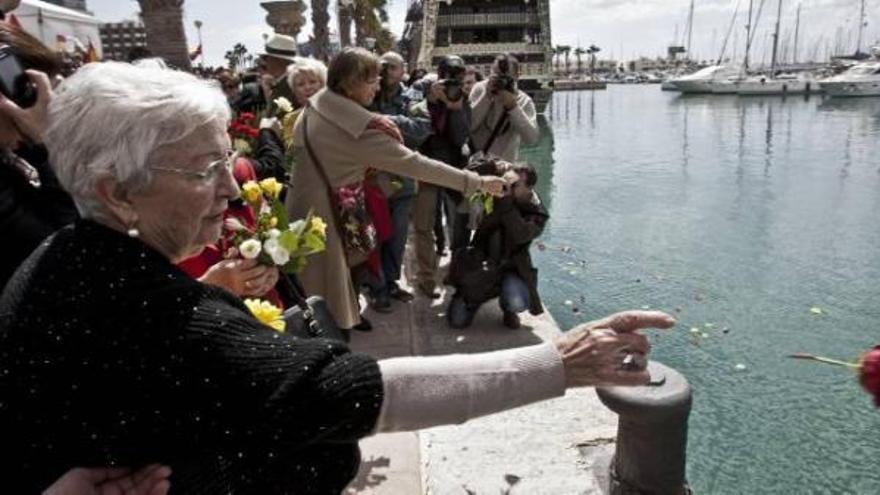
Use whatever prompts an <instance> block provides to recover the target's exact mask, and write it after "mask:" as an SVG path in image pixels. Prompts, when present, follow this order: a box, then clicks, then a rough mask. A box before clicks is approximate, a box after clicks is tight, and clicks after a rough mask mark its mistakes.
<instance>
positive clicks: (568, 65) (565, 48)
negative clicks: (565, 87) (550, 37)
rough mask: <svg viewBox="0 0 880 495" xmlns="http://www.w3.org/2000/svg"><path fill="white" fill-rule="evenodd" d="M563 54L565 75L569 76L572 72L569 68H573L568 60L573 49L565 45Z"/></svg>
mask: <svg viewBox="0 0 880 495" xmlns="http://www.w3.org/2000/svg"><path fill="white" fill-rule="evenodd" d="M562 53H563V54H564V55H565V73H566V74H568V73H569V72H570V70H569V68H570V67H571V64H570V63H569V59H568V56H569V54H571V47H570V46H568V45H563V46H562Z"/></svg>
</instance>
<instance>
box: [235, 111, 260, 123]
mask: <svg viewBox="0 0 880 495" xmlns="http://www.w3.org/2000/svg"><path fill="white" fill-rule="evenodd" d="M238 118H239V120H241V121H242V122H244V123H248V122H251V121H254V120H257V116H256V115H254V114H252V113H250V112H242V114H241V115H239V116H238Z"/></svg>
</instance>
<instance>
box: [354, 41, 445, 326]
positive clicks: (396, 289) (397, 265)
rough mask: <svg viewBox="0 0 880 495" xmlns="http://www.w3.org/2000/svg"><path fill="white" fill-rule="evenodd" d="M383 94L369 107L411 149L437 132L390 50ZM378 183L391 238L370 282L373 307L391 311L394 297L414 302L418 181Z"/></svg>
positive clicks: (380, 178) (380, 177)
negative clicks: (410, 278)
mask: <svg viewBox="0 0 880 495" xmlns="http://www.w3.org/2000/svg"><path fill="white" fill-rule="evenodd" d="M379 63H380V64H381V72H380V74H379V78H380V79H379V93H378V94H377V95H376V99H375V100H374V101H373V104H372V105H371V106H370V107H369V109H370V110H372V111H373V112H376V113H381V114H383V115H387V116H388V117H389V118H391V120H392V121H393V122H394V123H395V124H397V127H398V129H400V132H401V134H402V135H403V141H404V144H405V145H406V146H407V148H410V149H412V150H417V149H418V148H419V147H420V146H421V145H422V144H424V142H425V140H426V139H427V138H428V137H429V136H430V135H431V133H432V132H433V129H432V126H431V120H430V119H428V118H420V117H415V116H413V115H412V113H411V112H410V106H411V104H412V101H411V100H410V97H409V94H408V93H407V91H406V90H407V88H406V86H405V85H404V84H403V78H404V75H405V74H406V68H405V62H404V60H403V57H402V56H400V54H398V53H395V52H387V53H385V54H384V55H382V56H381V57H380V58H379ZM376 182H377V184H378V185H379V186H380V187H381V188H382V191H383V192H384V193H385V196H386V197H387V198H388V210H389V213H390V216H391V227H392V234H391V238H390V239H389V240H387V241H385V242H383V243H382V245H381V246H380V247H379V253H380V256H381V265H382V270H381V276H380V277H379V280H376V281H374V282H372V283H370V284H369V285H370V292H371V294H370V296H371V302H370V305H371V307H372V308H373V309H374V310H375V311H378V312H380V313H385V312H390V311H391V299H396V300H398V301H401V302H409V301H412V299H413V296H412V294H410V293H409V292H407V291H405V290H403V289H401V288H400V286H399V285H398V284H397V281H398V279H400V274H401V268H402V265H403V253H404V250H405V249H406V238H407V236H408V235H409V216H410V211H411V210H412V204H413V201H414V200H415V197H416V183H415V180H413V179H411V178H409V177H402V176H399V175H395V174H392V173H389V172H379V173H378V174H376Z"/></svg>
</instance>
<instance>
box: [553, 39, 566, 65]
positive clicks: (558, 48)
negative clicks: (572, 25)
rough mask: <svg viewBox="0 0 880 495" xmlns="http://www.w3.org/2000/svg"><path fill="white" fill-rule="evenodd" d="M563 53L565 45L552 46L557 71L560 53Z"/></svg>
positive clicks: (560, 61)
mask: <svg viewBox="0 0 880 495" xmlns="http://www.w3.org/2000/svg"><path fill="white" fill-rule="evenodd" d="M563 53H565V47H564V46H562V45H556V47H554V48H553V55H554V56H555V57H556V70H557V71H559V65H560V64H561V63H562V60H561V57H562V54H563Z"/></svg>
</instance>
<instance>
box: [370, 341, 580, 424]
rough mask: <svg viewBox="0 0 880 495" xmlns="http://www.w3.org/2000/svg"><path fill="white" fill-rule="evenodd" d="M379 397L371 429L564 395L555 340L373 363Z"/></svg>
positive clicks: (446, 419) (447, 419) (451, 420)
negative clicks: (379, 374) (379, 386)
mask: <svg viewBox="0 0 880 495" xmlns="http://www.w3.org/2000/svg"><path fill="white" fill-rule="evenodd" d="M379 369H380V370H381V372H382V383H383V386H384V393H385V398H384V400H383V402H382V410H381V413H380V415H379V421H378V422H377V425H376V433H384V432H394V431H414V430H419V429H422V428H431V427H434V426H440V425H450V424H460V423H464V422H465V421H468V420H470V419H474V418H478V417H480V416H486V415H488V414H493V413H497V412H501V411H506V410H508V409H514V408H517V407H520V406H525V405H527V404H531V403H534V402H539V401H542V400H547V399H552V398H554V397H560V396H562V395H565V369H564V367H563V364H562V356H561V355H560V354H559V351H558V350H557V349H556V345H554V344H552V343H546V344H541V345H536V346H530V347H522V348H519V349H510V350H505V351H497V352H489V353H481V354H456V355H451V356H437V357H409V358H395V359H387V360H384V361H380V362H379Z"/></svg>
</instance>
